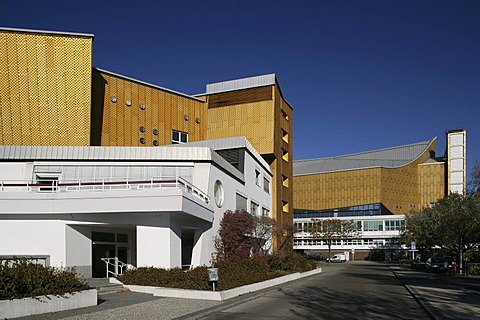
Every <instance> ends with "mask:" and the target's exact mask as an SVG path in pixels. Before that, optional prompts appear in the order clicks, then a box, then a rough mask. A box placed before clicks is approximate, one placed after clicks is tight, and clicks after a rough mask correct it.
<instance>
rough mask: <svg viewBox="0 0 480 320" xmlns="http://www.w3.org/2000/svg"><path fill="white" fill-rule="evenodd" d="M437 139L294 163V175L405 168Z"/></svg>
mask: <svg viewBox="0 0 480 320" xmlns="http://www.w3.org/2000/svg"><path fill="white" fill-rule="evenodd" d="M436 139H437V138H433V139H432V140H431V141H423V142H418V143H414V144H409V145H405V146H399V147H392V148H387V149H381V150H375V151H368V152H362V153H355V154H350V155H345V156H339V157H332V158H321V159H310V160H299V161H295V162H294V163H293V175H294V176H300V175H307V174H316V173H325V172H335V171H346V170H356V169H366V168H375V167H382V168H399V167H403V166H405V165H407V164H409V163H411V162H413V161H414V160H415V159H417V158H418V157H419V156H420V155H422V154H423V153H424V152H425V151H426V150H427V149H428V148H429V146H430V145H431V144H432V143H434V142H435V140H436Z"/></svg>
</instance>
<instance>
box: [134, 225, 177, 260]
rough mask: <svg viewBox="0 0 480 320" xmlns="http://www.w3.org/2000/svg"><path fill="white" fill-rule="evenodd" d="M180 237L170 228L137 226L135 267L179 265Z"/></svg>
mask: <svg viewBox="0 0 480 320" xmlns="http://www.w3.org/2000/svg"><path fill="white" fill-rule="evenodd" d="M181 263H182V257H181V239H180V237H178V236H177V235H176V234H175V233H174V232H173V231H172V230H171V229H170V228H165V227H146V226H137V267H151V266H153V267H157V268H174V267H181Z"/></svg>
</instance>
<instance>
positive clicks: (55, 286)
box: [0, 259, 90, 300]
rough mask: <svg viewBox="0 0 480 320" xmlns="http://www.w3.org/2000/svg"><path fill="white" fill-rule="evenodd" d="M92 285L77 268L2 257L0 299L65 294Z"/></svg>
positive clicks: (0, 265)
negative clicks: (76, 270)
mask: <svg viewBox="0 0 480 320" xmlns="http://www.w3.org/2000/svg"><path fill="white" fill-rule="evenodd" d="M87 289H90V287H89V285H88V284H86V283H85V282H84V281H83V280H80V279H79V278H78V276H77V274H76V273H75V271H65V270H58V269H55V268H52V267H44V266H42V265H39V264H34V263H31V262H28V261H26V260H24V259H19V260H0V300H12V299H21V298H27V297H35V296H43V295H49V294H50V295H63V294H65V293H72V292H75V291H80V290H87Z"/></svg>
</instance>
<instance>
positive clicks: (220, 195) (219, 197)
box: [213, 180, 224, 208]
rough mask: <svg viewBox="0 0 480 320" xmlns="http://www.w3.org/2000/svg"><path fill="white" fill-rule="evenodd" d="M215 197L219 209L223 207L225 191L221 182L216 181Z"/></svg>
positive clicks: (214, 187)
mask: <svg viewBox="0 0 480 320" xmlns="http://www.w3.org/2000/svg"><path fill="white" fill-rule="evenodd" d="M213 197H214V199H215V204H216V205H217V207H219V208H220V207H221V206H223V199H224V191H223V186H222V183H221V182H220V180H217V181H215V185H214V186H213Z"/></svg>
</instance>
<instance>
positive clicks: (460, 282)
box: [389, 265, 480, 319]
mask: <svg viewBox="0 0 480 320" xmlns="http://www.w3.org/2000/svg"><path fill="white" fill-rule="evenodd" d="M389 268H390V270H392V272H393V273H394V274H395V276H396V277H397V278H398V279H400V280H401V281H402V283H403V284H404V285H405V288H406V289H407V290H408V291H409V292H410V294H411V295H412V296H413V297H414V298H415V299H416V300H417V301H418V302H419V303H420V305H421V306H422V307H423V308H424V310H425V311H426V312H427V313H428V314H429V315H430V316H431V317H432V318H433V319H477V318H479V317H480V279H479V278H468V277H463V276H449V275H437V274H431V273H425V272H421V271H415V270H412V269H410V268H408V267H405V266H400V265H397V266H389Z"/></svg>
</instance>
